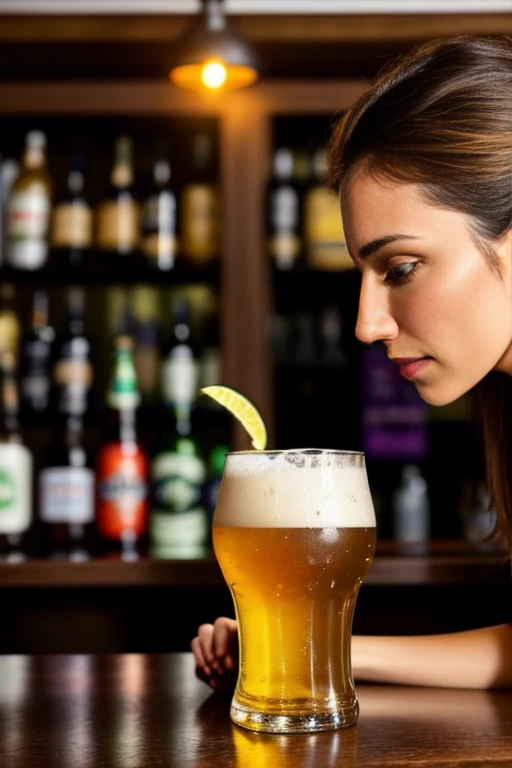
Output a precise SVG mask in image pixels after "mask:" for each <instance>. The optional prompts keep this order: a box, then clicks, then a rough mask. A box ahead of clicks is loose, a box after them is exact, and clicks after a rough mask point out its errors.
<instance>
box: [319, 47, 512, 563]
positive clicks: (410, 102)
mask: <svg viewBox="0 0 512 768" xmlns="http://www.w3.org/2000/svg"><path fill="white" fill-rule="evenodd" d="M328 157H329V180H330V183H331V185H332V186H333V187H334V189H336V190H337V191H342V190H343V189H344V188H345V185H348V184H349V183H350V178H351V175H352V174H353V172H354V170H355V169H356V168H361V167H362V168H363V169H364V171H365V172H367V173H369V174H372V175H374V176H376V177H380V178H384V179H389V180H392V181H396V182H404V183H412V184H418V185H420V187H421V189H422V192H423V194H424V197H425V199H426V200H427V201H428V202H430V203H432V204H434V205H438V206H440V207H442V208H448V209H452V210H455V211H458V212H460V213H463V214H465V215H466V216H467V217H468V222H469V226H470V230H471V233H472V235H473V237H474V239H475V241H476V243H477V245H478V246H479V248H480V249H481V250H482V253H483V254H484V255H485V256H486V258H488V260H489V262H490V264H491V266H492V268H493V269H495V270H497V261H496V258H495V256H494V247H493V246H494V245H495V244H496V241H498V240H499V239H500V238H501V237H503V236H504V235H505V233H506V232H507V231H508V230H509V229H510V227H511V224H512V39H510V38H508V37H468V36H459V37H455V38H449V39H440V40H434V41H431V42H428V43H424V44H422V45H420V46H418V47H416V48H415V49H414V50H413V51H411V52H410V53H407V54H405V55H403V56H401V57H399V58H398V59H396V60H395V61H394V62H393V63H392V64H391V65H388V66H386V67H385V68H384V69H383V70H382V71H381V72H380V73H379V75H378V76H377V78H376V79H375V81H374V82H373V84H372V85H371V87H370V88H369V89H368V90H367V91H366V92H365V93H364V94H363V95H362V96H361V97H360V99H359V100H358V101H357V102H356V103H355V104H354V105H353V106H352V108H351V109H350V110H349V111H348V112H347V113H346V114H345V115H343V117H342V118H341V119H340V120H339V122H338V123H337V125H336V126H335V128H334V131H333V134H332V137H331V140H330V143H329V147H328ZM511 312H512V306H511ZM475 395H476V400H475V403H476V416H477V418H478V419H479V421H480V423H481V427H482V433H483V437H484V448H485V456H486V468H487V484H488V488H489V491H490V494H491V498H492V502H493V504H494V505H495V506H496V509H497V512H498V525H499V529H500V533H501V535H502V538H503V540H504V543H505V545H506V547H507V550H508V552H509V553H510V554H512V377H510V376H508V375H506V374H503V373H496V372H491V373H489V374H488V375H487V376H486V377H485V378H484V379H483V380H482V381H481V382H480V383H479V384H478V385H477V387H476V388H475Z"/></svg>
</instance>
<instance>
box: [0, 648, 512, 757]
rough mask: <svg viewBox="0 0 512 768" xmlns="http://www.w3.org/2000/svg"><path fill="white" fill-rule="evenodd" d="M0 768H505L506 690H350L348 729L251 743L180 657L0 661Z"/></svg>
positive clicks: (510, 711)
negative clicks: (351, 723) (356, 707)
mask: <svg viewBox="0 0 512 768" xmlns="http://www.w3.org/2000/svg"><path fill="white" fill-rule="evenodd" d="M0 680H1V688H0V764H1V765H5V766H6V767H7V766H13V768H14V766H16V768H43V767H44V768H47V766H49V765H51V766H52V768H100V766H101V767H102V768H131V767H133V768H135V766H137V768H138V767H139V766H147V767H148V768H149V767H150V766H159V767H160V768H216V767H217V766H219V768H220V767H221V768H260V767H263V766H265V768H274V767H278V768H309V767H310V766H315V767H317V766H318V768H320V766H321V768H335V766H336V768H338V767H339V766H343V768H369V767H370V766H372V767H373V768H384V767H385V766H389V767H390V768H397V766H400V768H412V766H422V767H423V768H427V767H428V766H436V767H437V768H442V766H445V767H447V766H451V768H453V767H454V766H457V768H470V766H472V767H473V768H474V767H475V766H481V767H482V768H486V767H487V768H489V767H490V766H505V765H511V764H512V697H511V696H510V692H509V691H493V692H486V691H472V690H469V691H464V690H450V689H435V688H431V689H430V688H406V687H401V686H384V685H382V686H375V685H362V684H361V685H357V684H356V688H357V694H358V698H359V701H360V717H359V721H358V724H357V726H355V727H352V728H347V729H341V730H338V731H333V732H327V733H319V734H315V735H299V734H293V735H270V734H253V733H251V732H249V731H245V730H243V729H241V728H239V727H237V726H235V725H233V724H232V723H231V721H230V719H229V696H226V695H224V696H223V697H221V696H219V695H217V694H211V692H210V690H209V689H208V688H207V687H206V686H205V685H204V684H203V683H201V682H199V681H198V680H197V679H196V678H195V675H194V664H193V658H192V655H191V654H190V653H181V654H166V655H162V654H147V655H146V654H105V655H35V656H30V655H28V656H3V657H0Z"/></svg>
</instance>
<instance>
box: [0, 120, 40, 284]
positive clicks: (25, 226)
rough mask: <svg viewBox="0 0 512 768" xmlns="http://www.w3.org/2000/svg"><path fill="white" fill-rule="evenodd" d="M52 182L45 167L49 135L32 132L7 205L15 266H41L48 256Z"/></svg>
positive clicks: (9, 255)
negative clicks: (47, 137) (47, 136)
mask: <svg viewBox="0 0 512 768" xmlns="http://www.w3.org/2000/svg"><path fill="white" fill-rule="evenodd" d="M50 212H51V183H50V177H49V176H48V172H47V168H46V135H45V134H44V133H42V131H30V133H28V134H27V136H26V139H25V152H24V154H23V161H22V164H21V167H20V171H19V174H18V176H17V178H16V179H15V181H14V182H13V183H12V187H11V191H10V196H9V202H8V206H7V222H6V237H7V244H6V254H5V260H6V263H7V264H8V265H9V266H11V267H14V268H15V269H27V270H31V269H40V268H41V267H42V266H43V265H44V264H45V263H46V259H47V255H48V228H49V223H50Z"/></svg>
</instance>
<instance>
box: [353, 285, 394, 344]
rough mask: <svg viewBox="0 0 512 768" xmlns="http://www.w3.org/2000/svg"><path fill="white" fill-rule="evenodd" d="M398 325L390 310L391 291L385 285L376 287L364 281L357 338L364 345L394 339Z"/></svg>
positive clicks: (360, 296) (358, 313) (358, 315)
mask: <svg viewBox="0 0 512 768" xmlns="http://www.w3.org/2000/svg"><path fill="white" fill-rule="evenodd" d="M397 333H398V325H397V323H396V321H395V319H394V318H393V315H392V314H391V312H390V308H389V291H388V290H387V288H386V287H385V286H383V285H375V284H372V283H371V280H368V279H367V280H365V279H363V281H362V283H361V292H360V294H359V309H358V312H357V322H356V338H357V339H358V340H359V341H360V342H362V343H363V344H374V343H375V342H376V341H383V340H386V339H394V338H396V335H397Z"/></svg>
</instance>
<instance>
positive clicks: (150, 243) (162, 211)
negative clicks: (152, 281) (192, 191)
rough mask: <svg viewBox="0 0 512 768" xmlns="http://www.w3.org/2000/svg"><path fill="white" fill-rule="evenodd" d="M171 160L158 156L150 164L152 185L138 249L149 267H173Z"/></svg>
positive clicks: (173, 196) (173, 226)
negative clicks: (152, 163) (151, 167)
mask: <svg viewBox="0 0 512 768" xmlns="http://www.w3.org/2000/svg"><path fill="white" fill-rule="evenodd" d="M170 179H171V166H170V163H169V162H168V161H167V160H165V159H163V158H160V159H158V160H156V161H155V163H154V165H153V188H152V190H151V192H150V194H149V196H148V197H147V199H146V201H145V203H144V205H143V208H142V214H141V251H142V253H143V255H144V257H145V259H146V261H147V263H148V264H151V266H153V267H156V269H159V270H162V271H168V270H170V269H172V268H173V267H174V265H175V262H176V255H177V252H178V239H177V235H176V226H177V224H176V194H175V192H174V190H173V189H172V187H171V185H170Z"/></svg>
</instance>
